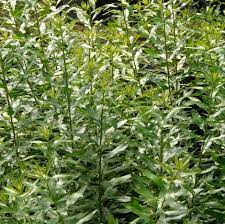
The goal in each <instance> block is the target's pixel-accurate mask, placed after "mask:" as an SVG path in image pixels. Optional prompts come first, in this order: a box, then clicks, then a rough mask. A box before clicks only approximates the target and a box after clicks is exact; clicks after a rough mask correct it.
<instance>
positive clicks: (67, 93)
mask: <svg viewBox="0 0 225 224" xmlns="http://www.w3.org/2000/svg"><path fill="white" fill-rule="evenodd" d="M60 37H61V45H62V54H63V67H64V82H65V84H64V88H65V95H66V99H67V112H68V119H69V129H70V137H71V140H73V125H72V115H71V92H70V89H69V80H68V79H69V78H68V70H67V64H66V53H65V49H64V46H63V45H64V41H63V32H62V22H61V20H60ZM72 148H74V144H73V142H72Z"/></svg>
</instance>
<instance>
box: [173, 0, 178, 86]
mask: <svg viewBox="0 0 225 224" xmlns="http://www.w3.org/2000/svg"><path fill="white" fill-rule="evenodd" d="M172 20H173V42H174V46H176V43H177V35H176V21H175V13H174V2H173V0H172ZM177 66H178V65H177V57H176V55H175V76H176V78H177V75H178V69H177ZM177 89H178V80H176V90H177Z"/></svg>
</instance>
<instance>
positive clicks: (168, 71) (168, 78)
mask: <svg viewBox="0 0 225 224" xmlns="http://www.w3.org/2000/svg"><path fill="white" fill-rule="evenodd" d="M162 20H163V36H164V50H165V55H166V73H167V83H168V87H169V93H171V80H170V68H169V55H168V49H167V34H166V17H165V14H164V7H163V4H162Z"/></svg>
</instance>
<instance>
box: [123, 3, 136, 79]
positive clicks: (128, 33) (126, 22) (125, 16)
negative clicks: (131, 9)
mask: <svg viewBox="0 0 225 224" xmlns="http://www.w3.org/2000/svg"><path fill="white" fill-rule="evenodd" d="M125 9H126V8H124V7H123V5H122V12H123V20H124V24H125V31H126V40H127V46H128V48H130V50H131V54H132V61H133V72H134V76H135V78H138V72H137V65H136V62H135V56H134V52H133V49H132V44H131V41H130V32H129V23H128V15H126V14H125Z"/></svg>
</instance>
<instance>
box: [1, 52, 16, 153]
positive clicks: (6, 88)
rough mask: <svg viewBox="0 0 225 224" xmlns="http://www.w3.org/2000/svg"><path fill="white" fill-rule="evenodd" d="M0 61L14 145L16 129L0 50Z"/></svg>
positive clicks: (14, 143)
mask: <svg viewBox="0 0 225 224" xmlns="http://www.w3.org/2000/svg"><path fill="white" fill-rule="evenodd" d="M0 63H1V70H2V76H3V82H4V83H3V86H4V89H5V94H6V101H7V105H8V110H9V116H10V125H11V128H12V134H13V145H14V146H15V145H16V142H17V138H16V131H15V125H14V122H13V115H12V106H11V102H10V96H9V89H8V86H7V83H6V70H5V66H4V61H3V58H2V54H1V52H0ZM16 154H17V156H19V153H18V150H16Z"/></svg>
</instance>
